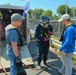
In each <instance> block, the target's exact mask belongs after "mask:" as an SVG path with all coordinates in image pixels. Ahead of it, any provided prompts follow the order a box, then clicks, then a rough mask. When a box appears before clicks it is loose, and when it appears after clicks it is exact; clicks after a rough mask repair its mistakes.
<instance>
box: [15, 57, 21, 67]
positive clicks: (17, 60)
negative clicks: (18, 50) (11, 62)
mask: <svg viewBox="0 0 76 75" xmlns="http://www.w3.org/2000/svg"><path fill="white" fill-rule="evenodd" d="M16 66H22V61H21V60H20V58H19V56H18V57H16Z"/></svg>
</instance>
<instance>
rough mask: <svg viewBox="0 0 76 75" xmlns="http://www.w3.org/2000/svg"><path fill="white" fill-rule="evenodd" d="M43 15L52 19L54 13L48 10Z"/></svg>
mask: <svg viewBox="0 0 76 75" xmlns="http://www.w3.org/2000/svg"><path fill="white" fill-rule="evenodd" d="M43 15H45V16H47V17H49V18H51V17H52V11H51V10H46V11H45V12H44V14H43Z"/></svg>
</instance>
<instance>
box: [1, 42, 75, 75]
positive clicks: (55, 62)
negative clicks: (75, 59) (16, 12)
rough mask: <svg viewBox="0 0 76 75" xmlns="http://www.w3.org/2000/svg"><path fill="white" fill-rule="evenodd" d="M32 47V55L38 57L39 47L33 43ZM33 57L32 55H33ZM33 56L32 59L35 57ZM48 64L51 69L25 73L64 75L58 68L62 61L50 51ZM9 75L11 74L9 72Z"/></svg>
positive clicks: (32, 74) (31, 70)
mask: <svg viewBox="0 0 76 75" xmlns="http://www.w3.org/2000/svg"><path fill="white" fill-rule="evenodd" d="M30 45H31V46H29V48H30V49H31V52H32V53H35V54H33V55H34V56H36V54H37V53H38V51H37V46H36V43H33V42H32V43H31V44H30ZM31 55H32V54H31ZM34 56H32V57H34ZM47 63H48V64H50V66H49V68H47V69H45V70H42V69H41V70H33V69H30V68H28V69H25V71H26V72H27V75H62V74H60V73H59V72H58V70H57V69H58V68H61V66H62V62H61V61H60V59H59V58H58V56H57V55H56V54H54V53H53V52H51V50H49V53H48V60H47ZM41 65H42V66H44V64H43V62H42V63H41ZM7 73H8V75H10V74H9V72H7ZM0 75H5V74H4V73H0ZM72 75H76V70H75V69H73V72H72Z"/></svg>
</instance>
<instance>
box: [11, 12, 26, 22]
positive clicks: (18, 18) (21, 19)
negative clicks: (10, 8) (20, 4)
mask: <svg viewBox="0 0 76 75" xmlns="http://www.w3.org/2000/svg"><path fill="white" fill-rule="evenodd" d="M24 19H25V17H22V16H21V15H20V14H18V13H14V14H13V15H12V16H11V22H13V21H21V22H22V21H23V20H24Z"/></svg>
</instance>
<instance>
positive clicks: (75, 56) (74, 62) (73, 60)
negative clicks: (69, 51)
mask: <svg viewBox="0 0 76 75" xmlns="http://www.w3.org/2000/svg"><path fill="white" fill-rule="evenodd" d="M72 62H73V64H74V65H76V55H75V54H74V55H73V59H72Z"/></svg>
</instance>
